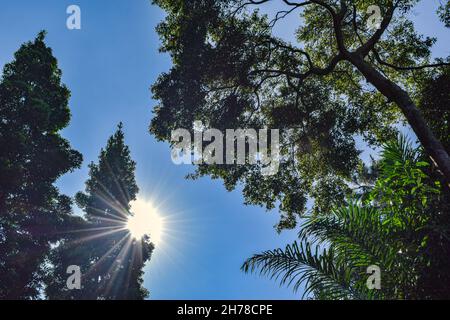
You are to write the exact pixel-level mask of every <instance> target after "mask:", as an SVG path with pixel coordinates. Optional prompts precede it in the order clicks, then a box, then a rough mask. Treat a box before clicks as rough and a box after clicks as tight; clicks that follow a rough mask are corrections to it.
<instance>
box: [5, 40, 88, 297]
mask: <svg viewBox="0 0 450 320" xmlns="http://www.w3.org/2000/svg"><path fill="white" fill-rule="evenodd" d="M44 37H45V33H44V32H40V33H39V34H38V36H37V37H36V39H35V40H34V41H32V42H28V43H25V44H23V45H22V46H21V48H20V49H19V50H18V51H17V52H16V53H15V56H14V57H15V59H14V61H13V62H11V63H8V64H6V65H5V67H4V69H3V78H2V80H1V83H0V299H34V298H37V297H38V296H39V291H40V289H41V285H42V270H43V268H45V265H44V260H45V257H46V255H47V254H48V252H49V250H50V248H51V244H52V243H56V242H57V241H58V240H59V239H60V233H61V232H63V231H64V230H65V229H66V228H67V225H68V224H70V221H71V220H72V219H73V217H72V216H71V200H70V198H69V197H67V196H65V195H62V194H60V193H59V191H58V189H57V187H56V186H55V185H54V183H55V181H56V180H57V179H58V178H59V177H61V176H62V175H63V174H65V173H67V172H70V171H72V170H74V169H75V168H78V167H79V166H80V164H81V162H82V156H81V154H80V153H79V152H77V151H75V150H73V149H71V147H70V144H69V142H68V141H67V140H65V139H64V138H62V137H61V135H60V131H61V130H62V129H63V128H65V127H66V126H67V125H68V124H69V120H70V110H69V107H68V100H69V97H70V92H69V90H68V89H67V88H66V87H65V86H64V85H63V84H61V70H60V69H58V64H57V60H56V58H55V57H54V56H53V55H52V50H51V49H50V48H49V47H47V46H46V44H45V43H44Z"/></svg>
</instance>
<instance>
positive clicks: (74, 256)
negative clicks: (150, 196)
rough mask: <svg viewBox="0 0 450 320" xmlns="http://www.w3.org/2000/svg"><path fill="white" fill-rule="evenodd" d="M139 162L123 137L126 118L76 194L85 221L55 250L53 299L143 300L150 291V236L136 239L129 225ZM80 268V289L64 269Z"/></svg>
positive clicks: (51, 281)
mask: <svg viewBox="0 0 450 320" xmlns="http://www.w3.org/2000/svg"><path fill="white" fill-rule="evenodd" d="M135 167H136V163H135V162H134V161H133V160H132V159H131V156H130V150H129V148H128V146H127V145H125V142H124V133H123V131H122V124H120V125H119V126H118V129H117V131H116V132H115V133H114V135H113V136H111V137H110V138H109V140H108V143H107V146H106V148H105V149H102V150H101V152H100V156H99V161H98V163H97V164H94V163H91V164H90V166H89V168H90V171H89V179H88V180H87V181H86V190H85V192H84V193H82V192H79V193H78V194H77V195H76V202H77V204H78V205H79V206H80V208H82V209H83V210H84V212H85V217H84V218H85V226H84V228H82V230H80V232H77V233H75V235H72V236H71V237H70V238H68V239H67V241H65V242H64V243H63V244H62V245H60V246H59V247H58V248H57V249H56V250H55V251H54V253H53V254H52V264H53V266H54V270H53V272H51V273H50V277H49V286H48V287H47V296H48V297H49V298H50V299H89V300H99V299H100V300H116V299H120V300H139V299H144V298H145V297H147V296H148V292H147V290H146V289H145V288H143V287H142V282H143V279H142V275H143V271H142V268H143V266H144V264H145V262H146V261H147V260H149V258H150V255H151V253H152V251H153V244H151V242H150V240H149V237H146V236H144V237H143V238H142V239H133V238H132V236H131V235H130V232H129V231H128V230H127V228H126V222H127V219H128V218H129V216H130V215H131V213H130V202H131V201H133V200H135V199H136V195H137V193H138V190H139V189H138V186H137V184H136V180H135V176H134V172H135ZM70 265H77V266H79V267H80V269H81V273H82V277H81V289H80V290H70V289H68V288H67V286H66V279H67V277H68V275H67V274H66V269H67V267H68V266H70Z"/></svg>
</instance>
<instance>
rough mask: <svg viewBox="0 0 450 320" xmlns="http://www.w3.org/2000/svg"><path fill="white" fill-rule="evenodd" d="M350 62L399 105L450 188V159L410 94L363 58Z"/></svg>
mask: <svg viewBox="0 0 450 320" xmlns="http://www.w3.org/2000/svg"><path fill="white" fill-rule="evenodd" d="M348 60H349V61H350V62H351V63H352V64H353V65H354V66H355V67H356V68H357V69H358V70H359V71H360V72H361V73H362V74H363V75H364V77H365V78H366V79H367V80H368V81H369V82H370V83H371V84H372V85H373V86H374V87H375V88H377V89H378V90H379V91H380V92H381V94H383V95H384V96H385V97H387V98H388V99H389V100H391V101H393V102H395V103H396V104H397V105H398V107H399V108H400V109H401V110H402V112H403V115H404V116H405V118H406V120H407V121H408V123H409V125H410V126H411V128H412V129H413V131H414V133H415V134H416V136H417V138H418V139H419V141H420V143H421V144H422V146H423V147H424V148H425V151H426V152H427V153H428V154H429V156H430V157H431V159H432V161H433V162H434V163H435V165H436V166H437V167H438V169H439V170H440V171H441V173H442V174H443V176H444V177H445V180H446V182H447V185H449V186H450V157H449V155H448V153H447V151H446V150H445V148H444V146H443V145H442V143H441V142H440V141H439V140H438V139H437V138H436V137H435V135H434V134H433V132H432V131H431V129H430V127H429V126H428V125H427V124H426V122H425V119H424V118H423V116H422V114H421V112H420V110H419V109H418V108H417V106H416V105H415V104H414V102H413V101H412V99H411V98H410V97H409V95H408V93H407V92H405V90H403V89H402V88H400V87H399V86H398V85H397V84H395V83H394V82H392V81H391V80H389V79H387V78H386V77H384V76H383V75H382V74H381V73H380V72H379V71H378V70H376V69H375V68H374V67H372V66H371V65H370V64H368V63H367V62H365V61H364V59H363V58H362V57H360V56H356V55H350V57H349V58H348Z"/></svg>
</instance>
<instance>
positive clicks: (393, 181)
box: [242, 138, 450, 299]
mask: <svg viewBox="0 0 450 320" xmlns="http://www.w3.org/2000/svg"><path fill="white" fill-rule="evenodd" d="M423 158H424V156H423V152H421V151H420V150H415V149H413V148H412V147H411V145H410V144H409V143H407V142H406V141H405V139H403V138H402V139H399V140H398V141H395V142H391V143H388V144H387V145H386V146H385V148H384V151H383V153H382V158H381V160H380V163H379V177H378V179H377V180H376V183H375V184H374V185H373V186H372V189H371V190H370V192H368V194H367V197H366V198H365V200H363V201H359V202H356V201H351V202H350V203H349V204H348V205H347V206H342V207H337V208H335V209H334V210H332V212H331V214H329V213H326V212H324V213H322V214H320V215H317V216H311V215H310V216H308V217H306V218H305V220H304V222H303V224H302V227H301V231H300V233H299V238H300V240H299V241H300V242H299V243H297V242H295V243H294V244H293V245H289V246H287V248H286V249H285V250H282V249H277V250H274V251H266V252H263V253H261V254H257V255H255V256H253V257H252V258H250V259H248V260H247V261H246V262H245V264H244V265H243V267H242V268H243V270H244V271H246V272H249V271H256V270H259V271H260V272H261V273H262V274H265V275H269V276H271V277H275V278H278V279H280V281H281V283H282V284H288V285H293V286H294V289H298V288H299V287H300V286H301V285H305V291H304V294H305V295H306V296H308V295H310V294H313V295H314V297H315V298H318V299H448V297H450V291H449V289H448V288H449V284H450V277H449V276H448V274H447V272H446V270H448V268H449V266H450V258H449V253H450V252H449V248H450V246H449V245H450V243H449V239H450V238H449V237H448V236H449V232H450V228H449V226H450V224H449V218H450V216H449V212H450V211H449V201H448V200H449V196H450V193H449V192H448V190H445V186H441V185H440V183H439V182H436V180H434V179H433V178H431V177H430V176H428V175H427V174H426V172H427V170H428V169H429V168H430V167H431V165H430V164H429V163H427V162H425V161H423ZM373 265H375V266H378V267H379V268H380V270H381V274H380V275H381V286H380V287H381V288H379V290H370V289H369V288H368V287H367V285H366V283H367V279H368V277H369V275H368V274H367V273H366V271H367V268H368V267H369V266H373Z"/></svg>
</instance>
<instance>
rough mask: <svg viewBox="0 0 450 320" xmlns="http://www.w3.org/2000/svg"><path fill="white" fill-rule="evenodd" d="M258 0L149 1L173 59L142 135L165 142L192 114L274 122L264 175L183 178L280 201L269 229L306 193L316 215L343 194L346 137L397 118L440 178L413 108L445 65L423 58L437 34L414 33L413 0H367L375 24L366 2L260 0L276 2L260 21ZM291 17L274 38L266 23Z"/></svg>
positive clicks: (436, 150) (379, 139) (449, 172)
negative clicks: (291, 24) (270, 164)
mask: <svg viewBox="0 0 450 320" xmlns="http://www.w3.org/2000/svg"><path fill="white" fill-rule="evenodd" d="M267 2H269V0H265V1H264V0H263V1H240V0H234V1H213V0H198V1H192V2H189V3H187V2H185V1H167V0H155V1H154V3H156V4H157V5H159V6H160V7H161V8H163V9H164V10H165V11H166V13H167V17H166V19H165V20H164V21H163V22H162V23H161V24H160V25H159V26H158V28H157V31H158V33H159V34H160V37H161V40H162V46H161V51H163V52H168V53H170V56H171V58H172V62H173V67H172V69H171V70H170V71H169V72H167V73H163V74H161V75H160V77H159V79H158V81H157V82H156V83H155V84H154V85H153V88H152V89H153V93H154V98H155V99H157V100H158V101H159V105H158V106H156V107H155V109H154V113H155V117H154V118H153V119H152V122H151V126H150V131H151V132H152V133H153V134H154V135H155V136H156V137H157V138H158V139H160V140H166V141H170V133H171V131H172V130H174V129H177V128H186V129H192V124H193V122H194V121H196V120H200V121H202V122H203V123H204V124H206V126H207V127H211V128H218V129H225V128H230V129H236V128H255V129H258V128H264V127H267V128H279V129H281V130H283V139H282V141H283V142H282V143H281V144H282V148H281V150H282V159H281V164H280V172H279V174H278V175H275V176H270V177H263V176H262V175H261V167H260V166H257V165H256V166H255V165H251V166H250V165H241V166H234V165H232V166H230V165H208V166H206V165H198V166H197V170H196V173H195V174H193V175H192V177H198V176H202V175H210V176H211V177H213V178H221V179H223V180H224V184H225V186H226V188H227V189H233V188H235V187H236V185H238V184H242V185H243V193H244V196H245V200H246V203H248V204H258V205H262V206H265V207H267V208H268V209H271V208H274V207H275V206H276V205H279V209H280V212H282V214H283V216H282V219H281V221H280V224H279V225H278V227H279V229H282V228H292V227H294V226H295V223H296V217H298V216H299V215H300V216H301V215H302V214H304V213H305V211H306V204H307V200H308V199H309V198H313V199H314V200H315V201H314V211H315V212H319V211H321V210H328V209H330V208H331V206H332V204H333V203H335V202H339V201H342V200H343V199H344V198H345V196H346V195H348V194H349V192H350V190H349V188H348V181H349V180H350V177H351V175H352V173H353V172H354V171H355V170H356V169H357V167H358V165H359V160H358V154H359V150H358V148H357V146H356V142H355V137H357V136H359V137H361V138H362V139H363V141H365V142H366V143H367V144H369V145H370V146H380V145H381V144H382V143H383V142H385V141H388V140H389V139H392V138H395V136H396V134H397V132H396V131H397V124H399V123H401V122H403V121H404V122H406V123H407V124H408V125H409V126H410V127H411V128H412V129H413V131H414V132H415V134H416V135H417V137H418V139H419V141H420V142H421V144H422V145H423V147H424V149H425V150H426V152H427V153H428V155H429V156H431V158H432V159H433V163H435V164H436V166H437V167H438V168H439V171H440V172H441V174H442V175H443V176H444V177H445V179H446V181H447V183H448V181H450V179H449V178H450V158H449V157H448V153H447V151H446V150H445V148H444V146H443V144H442V142H441V141H440V140H439V138H438V135H437V133H436V132H433V131H432V126H431V125H430V124H429V123H427V122H426V120H425V118H424V115H423V114H422V113H421V112H420V110H419V107H418V104H419V99H420V93H421V91H422V89H423V86H424V83H426V82H427V81H428V80H429V79H430V78H431V77H432V75H433V73H436V72H437V73H441V72H443V71H442V70H444V69H445V68H447V66H448V62H447V60H446V59H437V60H436V61H431V48H432V46H433V44H434V43H435V41H436V39H434V38H427V37H423V36H422V35H419V34H418V33H417V32H416V31H415V30H414V25H413V22H412V21H411V20H410V19H409V18H408V13H409V12H410V11H411V10H412V8H413V7H414V5H415V4H416V3H417V1H414V0H397V1H392V0H384V1H381V0H380V1H376V4H377V5H378V6H379V7H380V8H381V11H382V12H381V13H382V21H381V23H380V28H379V29H373V28H371V27H369V26H368V24H367V19H368V17H369V15H368V14H367V13H366V11H367V8H368V6H369V5H373V4H374V3H373V1H364V0H354V1H350V0H326V1H325V0H323V1H320V0H318V1H296V2H291V1H278V2H277V1H270V2H277V3H279V6H280V10H279V11H278V12H276V13H274V14H273V15H272V16H270V17H269V16H267V15H263V14H261V13H260V12H259V11H258V8H259V7H261V6H262V5H264V4H265V3H267ZM445 12H446V11H445V8H443V7H442V8H441V10H440V17H441V18H442V19H444V20H445V14H444V13H445ZM295 14H296V15H297V16H298V17H299V18H298V26H297V29H295V30H294V31H293V32H294V35H293V39H290V40H289V39H283V38H280V37H278V36H277V35H276V33H275V32H274V31H273V29H274V26H276V25H277V24H279V23H281V22H282V20H283V19H284V18H285V17H286V16H287V15H295Z"/></svg>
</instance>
